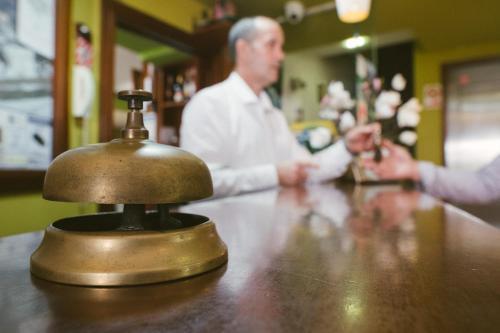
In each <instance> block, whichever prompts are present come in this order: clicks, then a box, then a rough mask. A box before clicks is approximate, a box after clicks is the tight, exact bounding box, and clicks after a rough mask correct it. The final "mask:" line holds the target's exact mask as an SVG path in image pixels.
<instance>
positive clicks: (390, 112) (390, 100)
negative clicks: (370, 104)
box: [375, 91, 401, 119]
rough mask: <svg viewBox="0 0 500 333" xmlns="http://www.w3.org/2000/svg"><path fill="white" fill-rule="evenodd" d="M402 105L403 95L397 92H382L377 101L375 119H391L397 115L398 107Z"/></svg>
mask: <svg viewBox="0 0 500 333" xmlns="http://www.w3.org/2000/svg"><path fill="white" fill-rule="evenodd" d="M399 104H401V95H400V94H399V93H398V92H395V91H382V92H381V93H380V95H378V97H377V99H376V100H375V117H376V118H377V119H386V118H391V117H392V116H394V113H396V107H397V106H398V105H399Z"/></svg>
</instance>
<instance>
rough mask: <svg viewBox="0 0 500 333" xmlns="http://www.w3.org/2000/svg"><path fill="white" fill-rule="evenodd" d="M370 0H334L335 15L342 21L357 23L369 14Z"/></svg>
mask: <svg viewBox="0 0 500 333" xmlns="http://www.w3.org/2000/svg"><path fill="white" fill-rule="evenodd" d="M371 2H372V1H371V0H336V1H335V3H336V6H337V15H338V16H339V19H340V20H341V21H342V22H344V23H357V22H361V21H363V20H365V19H366V18H367V17H368V15H369V14H370V6H371Z"/></svg>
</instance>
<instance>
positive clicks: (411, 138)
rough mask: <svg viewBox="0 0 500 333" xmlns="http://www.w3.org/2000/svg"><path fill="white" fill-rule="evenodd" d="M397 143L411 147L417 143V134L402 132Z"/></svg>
mask: <svg viewBox="0 0 500 333" xmlns="http://www.w3.org/2000/svg"><path fill="white" fill-rule="evenodd" d="M399 141H400V142H401V143H404V144H405V145H407V146H413V145H414V144H415V142H417V133H415V132H413V131H403V132H401V134H399Z"/></svg>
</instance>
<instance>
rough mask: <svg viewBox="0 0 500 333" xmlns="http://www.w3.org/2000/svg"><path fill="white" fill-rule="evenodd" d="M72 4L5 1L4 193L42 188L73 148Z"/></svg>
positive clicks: (1, 51)
mask: <svg viewBox="0 0 500 333" xmlns="http://www.w3.org/2000/svg"><path fill="white" fill-rule="evenodd" d="M68 3H69V2H68V1H65V0H2V1H1V2H0V182H1V186H0V191H1V192H4V191H6V190H7V191H11V190H15V189H28V188H29V189H33V190H36V189H41V184H42V181H43V176H44V171H45V170H46V169H47V167H48V165H49V163H50V162H51V161H52V159H53V157H54V156H56V155H57V154H59V153H61V152H62V151H64V150H65V149H66V145H67V124H66V120H67V118H66V117H67V116H66V104H67V89H68V88H67V60H68V58H67V49H68V45H67V40H68V38H67V37H68V35H67V31H68V29H69V27H68V17H69V8H68Z"/></svg>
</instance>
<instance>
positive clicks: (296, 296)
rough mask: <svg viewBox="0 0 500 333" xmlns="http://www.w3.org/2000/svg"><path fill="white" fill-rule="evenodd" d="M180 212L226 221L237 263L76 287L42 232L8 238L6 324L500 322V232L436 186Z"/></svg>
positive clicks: (284, 326) (43, 327)
mask: <svg viewBox="0 0 500 333" xmlns="http://www.w3.org/2000/svg"><path fill="white" fill-rule="evenodd" d="M182 210H183V211H186V212H192V213H197V214H202V215H206V216H209V217H211V218H212V219H213V220H215V221H216V224H217V229H218V231H219V234H220V235H221V237H222V239H223V240H224V241H225V242H226V244H227V246H228V249H229V262H228V264H227V265H226V266H224V267H222V268H219V269H217V270H215V271H212V272H209V273H206V274H202V275H199V276H197V277H194V278H190V279H185V280H181V281H176V282H171V283H162V284H156V285H149V286H140V287H126V288H85V287H74V286H66V285H60V284H55V283H51V282H47V281H42V280H39V279H37V278H35V277H32V276H31V275H30V272H29V256H30V254H31V253H32V252H33V251H34V250H35V248H36V247H37V245H38V244H39V242H40V240H41V237H42V234H41V233H30V234H23V235H19V236H13V237H6V238H1V239H0V276H1V279H0V283H1V289H0V290H1V291H0V293H1V294H0V303H1V306H0V331H2V332H80V331H91V332H114V331H116V332H149V331H151V332H161V331H169V332H189V331H196V332H323V331H324V332H411V331H418V332H460V331H463V332H493V331H496V332H498V331H500V230H499V229H496V228H494V227H492V226H490V225H487V224H485V223H483V222H482V221H480V220H478V219H475V218H473V217H471V216H470V215H467V214H466V213H464V212H463V211H460V210H458V209H456V208H454V207H453V206H450V205H446V204H442V203H441V202H439V201H436V200H434V199H433V198H431V197H429V196H427V195H424V194H420V193H419V192H415V191H404V190H402V189H400V188H399V187H395V186H377V187H375V186H365V187H356V188H355V187H352V186H344V187H340V186H337V187H335V186H334V185H323V186H317V187H311V188H308V189H285V190H272V191H266V192H260V193H254V194H249V195H243V196H238V197H232V198H226V199H221V200H213V201H206V202H201V203H196V204H192V205H188V206H185V207H183V208H182ZM125 255H126V254H125Z"/></svg>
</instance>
